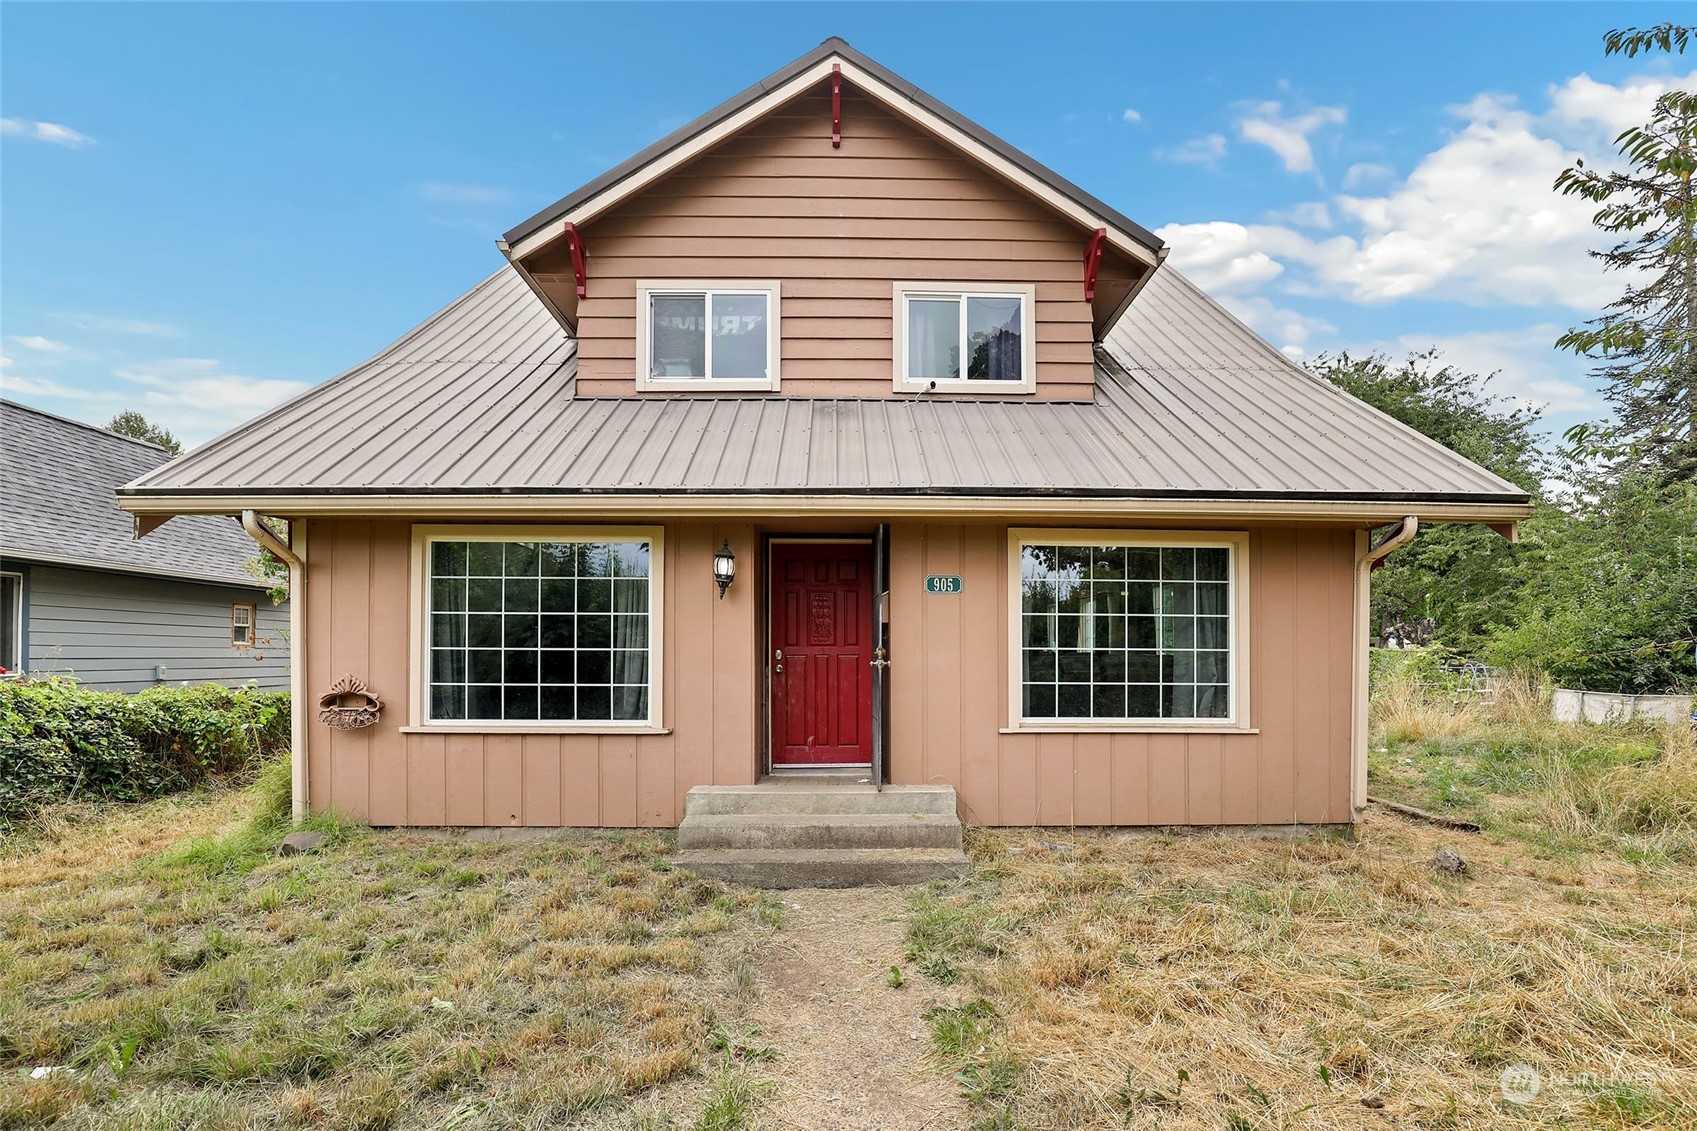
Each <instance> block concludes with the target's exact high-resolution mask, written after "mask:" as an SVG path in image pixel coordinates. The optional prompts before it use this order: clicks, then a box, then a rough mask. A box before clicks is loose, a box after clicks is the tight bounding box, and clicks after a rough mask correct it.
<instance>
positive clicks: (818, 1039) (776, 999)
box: [748, 888, 970, 1131]
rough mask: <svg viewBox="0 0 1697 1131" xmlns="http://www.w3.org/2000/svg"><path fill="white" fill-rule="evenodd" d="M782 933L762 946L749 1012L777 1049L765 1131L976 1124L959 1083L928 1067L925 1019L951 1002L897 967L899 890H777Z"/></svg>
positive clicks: (762, 1115)
mask: <svg viewBox="0 0 1697 1131" xmlns="http://www.w3.org/2000/svg"><path fill="white" fill-rule="evenodd" d="M779 894H780V896H781V898H782V900H783V904H784V909H785V911H786V912H787V913H788V916H789V918H788V921H787V923H786V925H785V929H784V930H783V931H781V932H780V933H779V934H778V936H777V938H776V939H775V940H774V941H773V942H772V943H770V944H769V945H767V946H766V947H764V948H762V949H761V950H760V951H758V952H757V953H756V954H755V955H754V956H753V959H754V964H755V968H756V970H757V971H758V972H759V977H760V990H761V994H760V1002H759V1004H758V1005H756V1006H755V1007H754V1008H753V1009H752V1010H751V1011H750V1012H749V1015H748V1020H749V1023H750V1024H753V1025H756V1026H758V1027H759V1029H760V1037H759V1040H760V1041H761V1042H762V1043H764V1044H767V1045H769V1046H771V1047H772V1048H773V1049H774V1050H776V1053H777V1055H776V1057H775V1058H774V1059H773V1060H772V1061H770V1062H768V1063H767V1064H764V1065H762V1066H761V1068H762V1069H763V1070H764V1071H763V1072H762V1075H764V1076H765V1077H766V1078H767V1079H770V1080H771V1081H773V1083H774V1084H775V1085H776V1090H775V1091H774V1093H773V1095H772V1096H771V1098H770V1099H769V1100H767V1101H766V1102H765V1103H763V1104H761V1105H760V1108H759V1114H758V1121H759V1125H760V1126H761V1127H762V1128H806V1129H807V1131H883V1129H888V1131H897V1129H907V1128H911V1129H914V1131H918V1129H919V1128H925V1129H927V1131H949V1129H953V1128H959V1127H964V1126H966V1125H967V1124H968V1122H970V1121H969V1119H968V1117H967V1114H966V1109H965V1106H964V1105H963V1104H962V1103H961V1101H960V1098H959V1095H958V1092H957V1089H956V1087H955V1085H954V1084H953V1083H952V1082H951V1081H950V1080H949V1078H948V1076H947V1075H946V1074H944V1073H941V1072H938V1071H937V1070H936V1069H935V1068H933V1067H931V1066H929V1065H928V1064H926V1062H925V1057H926V1054H927V1053H928V1052H929V1050H930V1047H931V1041H930V1032H929V1026H928V1025H927V1024H926V1022H925V1020H924V1018H923V1014H924V1013H925V1011H926V1010H927V1009H929V1008H931V1007H932V1006H934V1005H937V1004H940V1003H943V1002H945V1001H947V1002H952V1000H953V995H947V994H945V993H944V992H941V991H940V989H939V987H937V986H934V985H932V984H931V983H930V982H927V981H926V980H925V979H924V978H922V977H920V976H919V975H918V974H916V973H915V972H913V971H911V970H906V969H904V971H903V972H904V974H905V975H906V979H905V984H904V985H902V986H901V988H899V989H897V988H894V987H892V986H891V985H890V984H889V974H890V967H891V966H892V965H898V964H901V962H902V951H903V927H902V921H901V920H902V913H903V911H904V909H905V905H906V904H905V899H906V897H905V894H904V893H903V892H902V891H901V890H900V889H894V890H890V889H879V888H860V889H855V890H848V891H824V890H814V889H807V890H800V891H789V892H782V893H779Z"/></svg>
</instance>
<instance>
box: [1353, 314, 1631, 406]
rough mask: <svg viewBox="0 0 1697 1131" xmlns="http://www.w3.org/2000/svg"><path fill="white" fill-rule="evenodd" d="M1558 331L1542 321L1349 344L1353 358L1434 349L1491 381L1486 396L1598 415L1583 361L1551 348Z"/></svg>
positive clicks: (1460, 367) (1447, 360)
mask: <svg viewBox="0 0 1697 1131" xmlns="http://www.w3.org/2000/svg"><path fill="white" fill-rule="evenodd" d="M1562 329H1563V328H1562V327H1559V326H1556V325H1554V324H1553V323H1548V322H1541V323H1538V324H1537V325H1533V326H1526V327H1522V328H1519V329H1511V330H1481V331H1474V332H1471V333H1462V334H1403V335H1400V336H1399V337H1397V338H1396V339H1395V340H1394V341H1379V342H1372V343H1369V344H1367V345H1366V346H1362V347H1356V346H1351V347H1350V348H1349V352H1350V353H1351V354H1354V355H1356V356H1362V355H1364V354H1369V353H1384V354H1388V355H1389V356H1390V357H1391V358H1393V359H1401V358H1403V357H1406V356H1408V355H1409V354H1410V353H1414V352H1417V351H1419V352H1423V351H1425V350H1426V349H1429V348H1431V347H1433V346H1436V347H1437V349H1438V351H1439V354H1440V355H1441V356H1440V358H1439V360H1440V361H1441V362H1442V363H1443V364H1445V365H1449V366H1453V367H1454V368H1456V369H1458V370H1461V371H1462V372H1464V373H1477V374H1478V375H1479V376H1481V377H1492V380H1491V383H1490V392H1491V393H1493V394H1495V395H1497V396H1502V397H1507V398H1509V399H1510V400H1512V401H1514V402H1515V403H1516V404H1518V405H1520V406H1522V407H1525V408H1537V409H1543V410H1546V411H1548V412H1551V413H1568V412H1577V413H1585V412H1591V413H1600V412H1602V411H1603V409H1604V404H1603V401H1602V398H1601V397H1600V396H1599V395H1598V394H1597V392H1596V391H1595V390H1594V389H1592V388H1590V387H1589V386H1587V385H1586V384H1585V382H1584V380H1583V377H1582V373H1583V371H1584V364H1585V363H1584V362H1583V361H1581V360H1579V359H1577V358H1575V357H1574V356H1573V355H1571V354H1565V353H1559V352H1557V350H1556V348H1555V341H1556V338H1557V337H1558V336H1559V335H1560V334H1561V332H1562ZM1493 375H1494V376H1493Z"/></svg>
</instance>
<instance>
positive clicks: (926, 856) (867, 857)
mask: <svg viewBox="0 0 1697 1131" xmlns="http://www.w3.org/2000/svg"><path fill="white" fill-rule="evenodd" d="M677 865H678V867H680V868H685V869H688V870H689V871H691V872H694V873H696V874H697V875H701V876H708V877H710V878H712V879H716V880H724V881H726V882H728V883H733V884H745V885H747V886H748V887H756V888H855V887H877V886H880V885H897V884H923V883H929V882H930V881H932V880H946V879H952V878H953V877H955V876H963V875H965V874H966V873H967V871H968V870H970V868H971V865H970V864H969V863H968V862H967V859H966V856H965V854H964V853H962V852H961V851H960V850H959V849H945V848H833V849H795V848H714V849H701V850H694V851H688V852H680V853H679V854H678V856H677Z"/></svg>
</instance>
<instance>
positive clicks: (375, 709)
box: [318, 675, 383, 730]
mask: <svg viewBox="0 0 1697 1131" xmlns="http://www.w3.org/2000/svg"><path fill="white" fill-rule="evenodd" d="M382 713H383V700H381V699H379V698H377V696H375V695H373V694H371V692H369V691H367V690H366V689H365V684H363V683H361V682H360V681H359V680H357V679H355V678H354V677H353V676H351V675H345V676H343V677H342V678H341V679H338V680H337V681H336V682H335V683H332V684H331V685H330V690H329V691H328V692H326V693H325V694H324V695H322V696H320V697H319V700H318V718H319V721H320V722H322V723H324V724H325V725H327V726H331V727H334V728H336V729H337V730H358V729H360V728H361V727H368V726H370V725H371V724H372V723H374V722H376V721H377V718H378V716H379V715H381V714H382Z"/></svg>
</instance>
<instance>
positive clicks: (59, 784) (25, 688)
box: [0, 677, 289, 832]
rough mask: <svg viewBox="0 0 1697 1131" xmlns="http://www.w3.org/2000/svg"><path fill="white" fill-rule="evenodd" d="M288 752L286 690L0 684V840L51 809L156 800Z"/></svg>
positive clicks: (28, 682) (209, 685) (38, 681)
mask: <svg viewBox="0 0 1697 1131" xmlns="http://www.w3.org/2000/svg"><path fill="white" fill-rule="evenodd" d="M288 744H289V696H288V694H287V693H286V692H276V691H257V690H255V689H253V688H248V687H243V688H228V687H221V686H219V685H217V684H213V683H203V684H199V685H192V686H182V687H153V688H149V689H148V690H146V691H143V692H141V693H139V694H136V695H125V694H123V693H122V692H117V691H90V690H88V689H87V688H84V687H82V686H81V685H80V684H78V683H77V682H76V681H75V680H71V679H65V678H57V677H56V678H51V679H14V680H5V681H0V832H4V831H6V830H7V829H9V828H10V827H12V826H13V825H15V824H17V823H18V822H19V821H22V820H25V819H27V818H28V817H29V816H30V815H31V814H33V813H34V812H35V811H36V810H37V809H39V808H40V807H41V806H42V805H45V804H48V803H50V802H54V801H64V800H68V799H71V798H73V797H78V798H82V797H91V798H102V799H106V800H112V801H141V800H144V799H146V798H150V797H159V796H162V795H164V794H167V793H174V792H176V791H178V790H182V789H188V788H191V787H193V786H195V785H198V784H200V783H201V782H203V781H206V780H207V779H208V778H214V777H220V776H224V775H231V774H237V773H240V772H242V771H245V770H250V769H253V768H256V767H257V766H258V765H259V764H260V763H261V762H262V761H263V760H265V759H266V758H268V757H270V756H273V755H275V754H277V753H280V752H282V751H284V750H286V749H287V748H288Z"/></svg>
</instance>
